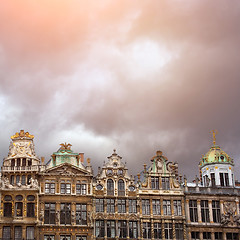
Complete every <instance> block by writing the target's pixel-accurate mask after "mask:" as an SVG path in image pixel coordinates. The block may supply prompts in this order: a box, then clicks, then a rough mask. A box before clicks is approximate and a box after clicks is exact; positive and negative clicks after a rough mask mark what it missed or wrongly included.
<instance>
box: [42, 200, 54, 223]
mask: <svg viewBox="0 0 240 240" xmlns="http://www.w3.org/2000/svg"><path fill="white" fill-rule="evenodd" d="M55 219H56V205H55V203H45V210H44V223H45V224H55Z"/></svg>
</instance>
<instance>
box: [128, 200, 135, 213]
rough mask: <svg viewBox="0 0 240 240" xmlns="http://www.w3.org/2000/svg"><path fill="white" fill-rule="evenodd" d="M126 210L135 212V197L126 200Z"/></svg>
mask: <svg viewBox="0 0 240 240" xmlns="http://www.w3.org/2000/svg"><path fill="white" fill-rule="evenodd" d="M128 212H129V213H137V200H135V199H129V200H128Z"/></svg>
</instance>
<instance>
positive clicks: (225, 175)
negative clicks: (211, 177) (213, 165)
mask: <svg viewBox="0 0 240 240" xmlns="http://www.w3.org/2000/svg"><path fill="white" fill-rule="evenodd" d="M224 180H225V186H226V187H229V177H228V173H224Z"/></svg>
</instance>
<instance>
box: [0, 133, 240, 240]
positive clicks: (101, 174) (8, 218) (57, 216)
mask: <svg viewBox="0 0 240 240" xmlns="http://www.w3.org/2000/svg"><path fill="white" fill-rule="evenodd" d="M33 138H34V136H33V135H30V134H29V133H28V132H24V131H23V130H21V131H20V132H19V133H16V134H15V135H14V136H12V137H11V140H12V141H11V143H10V147H9V153H8V156H7V157H6V158H5V159H4V161H3V165H2V171H1V179H0V198H1V204H0V238H1V239H6V240H10V239H16V240H20V239H27V240H33V239H36V240H90V239H91V240H92V239H98V240H106V239H108V240H109V239H122V240H124V239H164V240H165V239H173V240H182V239H189V240H190V239H200V240H206V239H211V240H214V239H215V240H218V239H224V240H233V239H239V231H240V215H239V211H240V210H239V199H240V188H238V187H237V186H235V181H234V162H233V160H232V159H231V158H230V157H229V156H228V155H227V154H226V153H225V152H223V151H222V150H221V148H220V147H219V146H217V145H216V144H215V142H214V144H213V146H212V147H211V148H210V150H209V151H208V152H207V154H205V155H204V156H203V158H202V160H201V162H200V163H199V168H200V176H199V178H198V177H197V178H196V180H195V182H194V183H188V182H187V179H186V178H184V179H182V176H181V175H179V173H178V164H177V163H173V162H170V161H168V159H167V157H165V156H164V155H163V154H162V152H161V151H157V152H156V155H155V156H154V157H153V158H152V159H150V161H149V164H145V165H144V167H143V171H142V172H141V173H139V174H138V175H137V176H135V177H134V176H132V175H130V174H129V171H128V168H127V166H126V163H125V162H124V161H123V159H122V157H121V156H119V155H118V154H117V153H116V150H114V151H113V153H112V154H111V156H109V157H108V158H107V161H106V162H104V164H103V166H102V167H100V168H99V169H98V173H97V174H96V175H94V174H93V170H92V166H91V161H90V159H87V160H86V163H84V154H83V153H75V152H73V151H72V150H71V144H66V143H63V144H60V148H59V149H58V150H57V151H56V152H54V153H53V154H52V156H51V159H50V160H49V161H48V162H47V163H44V159H43V158H42V159H41V160H40V159H39V158H38V157H37V156H36V154H35V149H34V143H33ZM213 174H214V175H213Z"/></svg>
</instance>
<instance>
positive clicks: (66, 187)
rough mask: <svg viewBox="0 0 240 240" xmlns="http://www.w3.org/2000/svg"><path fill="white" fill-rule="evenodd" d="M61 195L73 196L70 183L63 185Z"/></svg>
mask: <svg viewBox="0 0 240 240" xmlns="http://www.w3.org/2000/svg"><path fill="white" fill-rule="evenodd" d="M61 194H71V184H70V183H61Z"/></svg>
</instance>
